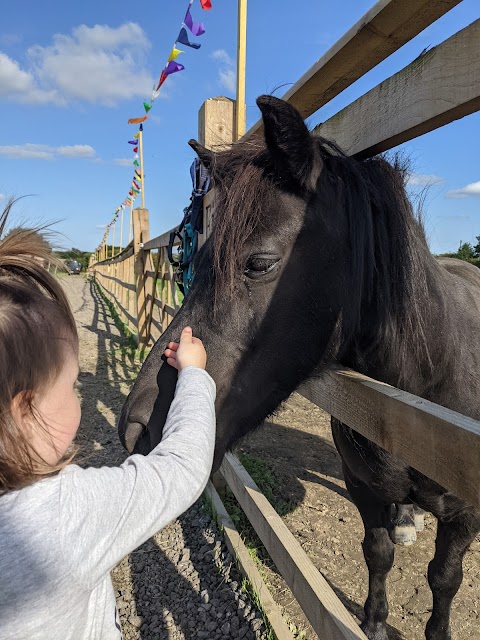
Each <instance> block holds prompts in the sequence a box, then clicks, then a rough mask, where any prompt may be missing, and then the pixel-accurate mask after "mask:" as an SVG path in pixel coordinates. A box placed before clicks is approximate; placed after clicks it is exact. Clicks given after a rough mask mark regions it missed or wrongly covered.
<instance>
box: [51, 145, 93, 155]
mask: <svg viewBox="0 0 480 640" xmlns="http://www.w3.org/2000/svg"><path fill="white" fill-rule="evenodd" d="M56 152H57V153H58V155H59V156H63V157H64V158H93V156H94V155H95V149H94V148H93V147H91V146H90V145H88V144H74V145H72V146H70V147H57V149H56Z"/></svg>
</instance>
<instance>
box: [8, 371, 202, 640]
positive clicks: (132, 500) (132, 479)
mask: <svg viewBox="0 0 480 640" xmlns="http://www.w3.org/2000/svg"><path fill="white" fill-rule="evenodd" d="M214 401H215V383H214V382H213V380H212V379H211V378H210V376H209V375H208V374H207V373H206V372H205V371H203V370H201V369H197V368H194V367H188V368H186V369H184V370H183V371H181V372H180V374H179V376H178V382H177V388H176V391H175V398H174V400H173V402H172V405H171V407H170V411H169V414H168V418H167V422H166V425H165V428H164V431H163V438H162V441H161V442H160V444H159V445H158V446H157V447H156V448H155V449H154V450H153V451H152V452H151V453H150V454H149V455H148V456H141V455H133V456H130V457H129V458H128V459H127V460H126V461H125V462H124V463H123V464H122V465H121V466H119V467H103V468H101V469H95V468H88V469H82V468H80V467H78V466H77V465H69V466H68V467H66V468H65V469H63V470H62V471H61V472H60V473H59V474H58V475H56V476H52V477H48V478H44V479H43V480H40V481H38V482H36V483H35V484H33V485H31V486H29V487H26V488H25V489H21V490H19V491H12V492H10V493H7V494H6V495H4V496H1V497H0V549H1V552H0V639H1V640H13V639H15V640H27V639H28V640H47V639H48V640H86V639H87V638H88V639H89V640H119V639H120V638H121V631H120V625H119V622H118V616H117V612H116V606H115V596H114V592H113V585H112V581H111V578H110V570H111V569H112V568H113V567H114V566H115V565H116V564H118V562H120V560H121V559H122V558H123V557H124V556H126V555H127V554H128V553H130V552H131V551H133V549H135V548H136V547H138V546H139V545H141V544H142V543H143V542H145V541H146V540H147V539H148V538H150V537H151V536H152V535H153V534H154V533H156V532H157V531H158V530H159V529H161V528H162V527H164V526H165V525H166V524H168V523H169V522H171V521H172V520H173V519H174V518H176V517H177V516H179V515H180V514H181V513H183V512H184V511H185V510H186V509H188V507H189V506H190V505H192V504H193V503H194V502H195V500H197V498H198V497H199V496H200V494H201V493H202V491H203V489H204V487H205V485H206V483H207V480H208V476H209V473H210V469H211V466H212V460H213V449H214V440H215V412H214Z"/></svg>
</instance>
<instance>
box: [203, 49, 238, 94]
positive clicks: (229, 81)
mask: <svg viewBox="0 0 480 640" xmlns="http://www.w3.org/2000/svg"><path fill="white" fill-rule="evenodd" d="M210 57H211V58H213V60H216V61H217V62H218V63H219V70H218V80H219V82H220V84H221V85H222V86H223V87H225V89H227V90H228V91H230V92H231V93H234V91H235V83H236V78H237V73H236V70H235V63H234V61H233V60H232V58H231V57H230V56H229V54H228V53H227V52H226V51H225V49H217V50H216V51H213V53H211V54H210Z"/></svg>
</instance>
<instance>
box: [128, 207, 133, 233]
mask: <svg viewBox="0 0 480 640" xmlns="http://www.w3.org/2000/svg"><path fill="white" fill-rule="evenodd" d="M132 233H133V196H132V204H131V205H130V220H129V222H128V244H130V240H131V239H132Z"/></svg>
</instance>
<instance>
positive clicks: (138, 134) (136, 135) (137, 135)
mask: <svg viewBox="0 0 480 640" xmlns="http://www.w3.org/2000/svg"><path fill="white" fill-rule="evenodd" d="M139 136H140V131H137V133H136V134H135V135H134V136H133V137H134V138H136V139H138V138H139Z"/></svg>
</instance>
